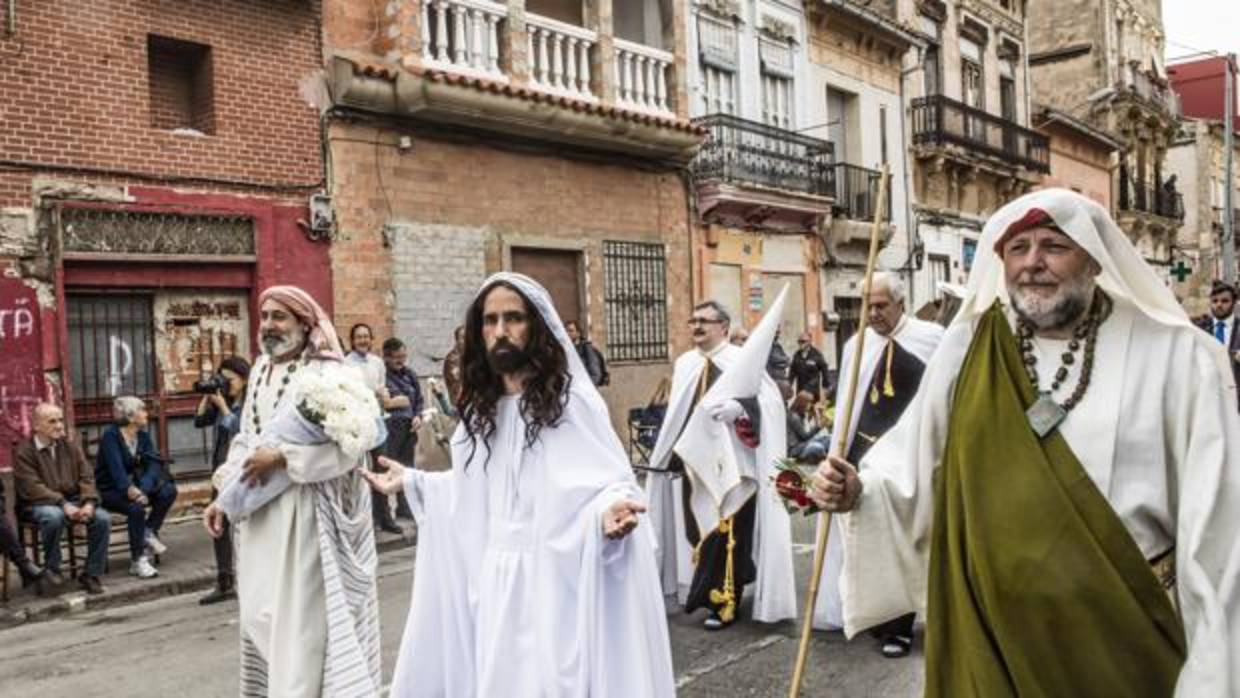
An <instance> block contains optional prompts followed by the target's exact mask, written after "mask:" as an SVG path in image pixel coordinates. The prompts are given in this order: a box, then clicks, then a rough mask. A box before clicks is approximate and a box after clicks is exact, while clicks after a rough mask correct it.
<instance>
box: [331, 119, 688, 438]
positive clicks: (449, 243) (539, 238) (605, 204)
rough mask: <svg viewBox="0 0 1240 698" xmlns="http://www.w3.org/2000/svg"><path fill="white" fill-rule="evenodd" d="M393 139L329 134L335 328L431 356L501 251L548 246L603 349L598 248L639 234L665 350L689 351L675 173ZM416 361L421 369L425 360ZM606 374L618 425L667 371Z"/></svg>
mask: <svg viewBox="0 0 1240 698" xmlns="http://www.w3.org/2000/svg"><path fill="white" fill-rule="evenodd" d="M400 135H401V134H400V133H399V132H397V131H395V130H392V129H384V128H379V127H373V126H368V125H359V124H346V123H342V122H340V123H336V124H333V125H332V126H331V128H330V129H329V142H330V147H331V158H332V163H333V171H334V172H335V176H334V177H333V180H334V181H333V192H332V195H333V200H334V202H335V205H336V210H337V217H338V222H339V224H340V230H341V233H342V235H343V237H344V239H342V240H341V241H338V242H336V243H335V244H333V245H332V268H333V288H334V295H335V307H336V313H335V319H336V323H337V326H339V327H348V326H350V325H352V324H353V323H354V322H368V323H369V324H371V325H372V326H373V327H374V328H375V331H376V333H377V334H378V335H380V336H390V335H391V334H393V333H396V334H398V335H399V336H400V337H401V338H402V339H405V340H407V341H410V342H411V343H412V344H413V346H414V350H415V354H417V353H420V352H426V353H429V354H432V355H436V356H439V355H442V354H443V353H444V352H445V351H446V350H447V349H448V347H449V346H450V344H451V330H452V328H453V327H454V326H455V325H456V324H457V323H459V318H460V317H461V313H462V311H463V309H464V306H465V304H466V303H467V302H468V300H469V299H471V298H472V293H473V291H474V289H476V288H477V285H478V282H479V281H481V279H482V278H483V277H484V276H485V275H486V274H487V273H489V272H492V271H496V270H498V269H501V268H504V265H505V250H506V249H510V248H511V247H513V246H531V247H558V248H563V249H575V250H579V251H581V252H582V254H583V258H584V260H585V272H586V273H585V275H584V276H583V283H584V285H585V287H586V293H585V296H586V301H587V302H586V307H587V308H588V314H589V318H590V330H589V331H590V335H591V338H592V339H593V340H594V341H595V343H596V344H597V345H599V346H600V347H601V348H602V349H603V350H604V352H605V351H606V346H607V336H606V328H605V323H604V303H603V262H602V242H603V240H638V241H645V242H660V243H663V244H664V245H665V253H666V257H667V261H666V273H667V285H668V294H669V318H668V320H669V325H670V327H671V329H672V332H671V340H672V344H673V346H672V348H671V353H670V355H669V358H674V357H675V356H676V355H677V354H678V353H679V352H681V351H685V350H687V349H688V348H689V341H688V335H687V333H686V332H685V331H684V327H685V322H686V320H687V319H688V312H689V306H690V296H691V287H690V277H691V270H690V254H689V249H690V240H689V230H688V209H687V207H686V202H685V191H684V187H683V184H682V182H681V180H680V178H679V176H678V175H677V174H675V173H670V172H655V171H647V170H642V169H637V168H634V167H628V166H622V165H613V164H609V163H607V162H603V161H581V160H573V159H568V158H564V157H558V156H555V155H552V154H550V153H545V154H540V153H533V152H517V151H514V150H508V149H503V148H501V147H498V146H496V145H493V144H489V143H486V142H448V141H446V140H438V139H436V138H434V137H431V136H423V135H415V136H414V138H413V147H412V149H410V150H409V151H408V152H401V151H400V150H398V149H397V148H396V147H395V144H396V141H397V139H398V138H399V136H400ZM385 226H387V228H386V236H385ZM385 237H386V239H385ZM416 367H417V368H418V370H419V373H422V374H423V375H425V373H426V372H427V370H428V369H429V368H430V365H429V364H427V363H426V362H419V363H417V364H416ZM611 369H612V370H611V373H612V386H611V387H610V388H606V389H604V397H606V398H607V400H608V403H609V405H610V407H611V411H612V417H613V420H615V422H616V424H617V428H618V429H620V428H621V427H622V425H623V421H622V420H623V417H624V415H625V414H626V413H627V410H628V408H629V407H633V406H636V405H640V404H644V403H645V402H646V400H647V399H648V398H649V397H650V394H651V393H652V392H653V390H654V387H655V385H656V384H657V382H658V381H659V379H660V378H661V377H663V376H664V375H667V374H669V373H670V366H669V365H668V362H654V363H648V364H630V365H627V366H626V365H613V366H612V367H611ZM621 433H622V434H623V433H624V432H623V431H621Z"/></svg>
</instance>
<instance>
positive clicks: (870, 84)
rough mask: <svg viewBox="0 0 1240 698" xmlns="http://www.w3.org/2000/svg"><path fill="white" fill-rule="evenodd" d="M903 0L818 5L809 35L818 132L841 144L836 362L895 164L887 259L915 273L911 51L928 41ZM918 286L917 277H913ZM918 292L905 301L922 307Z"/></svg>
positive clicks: (834, 245)
mask: <svg viewBox="0 0 1240 698" xmlns="http://www.w3.org/2000/svg"><path fill="white" fill-rule="evenodd" d="M897 12H898V6H897V4H896V3H894V2H871V3H860V2H853V1H851V0H831V1H830V2H821V3H812V4H811V12H810V14H809V17H810V38H809V61H810V70H809V79H810V84H811V88H810V92H811V94H813V95H814V96H815V99H814V100H813V101H812V102H811V103H810V105H809V109H808V117H807V122H808V124H809V125H810V128H811V130H810V131H809V132H810V133H814V134H816V135H818V136H820V137H823V138H826V139H827V140H829V141H830V142H831V144H832V146H833V147H834V154H835V161H834V175H835V177H834V182H833V183H834V186H835V205H834V207H833V215H832V217H831V220H830V221H829V225H827V226H826V227H824V229H823V234H822V238H823V243H824V244H823V250H824V253H825V254H823V256H822V262H823V264H822V271H821V275H822V279H823V282H822V283H823V310H824V311H826V314H827V319H828V320H829V323H828V324H829V327H830V328H831V330H832V331H831V332H829V333H828V335H827V337H826V342H825V346H824V347H823V353H824V354H826V355H827V356H828V357H829V358H828V360H830V361H832V362H833V363H838V358H839V354H840V352H841V350H842V349H843V344H844V341H845V340H847V339H848V337H850V336H852V334H853V333H854V332H855V331H856V328H857V323H858V320H859V318H860V310H861V286H862V283H863V277H864V271H865V261H866V257H867V254H868V252H869V239H870V232H871V230H872V224H871V221H872V220H873V217H874V214H875V213H876V209H877V208H878V201H877V199H878V186H877V185H878V182H879V177H880V171H881V169H882V167H883V166H884V165H885V166H886V167H887V168H888V172H889V178H888V187H889V188H888V192H887V203H886V205H885V206H884V208H883V209H882V217H883V220H884V221H885V225H884V226H883V228H882V229H881V231H880V234H881V235H882V236H883V239H882V244H883V247H882V251H881V253H880V255H879V258H878V266H879V267H880V268H882V269H886V270H891V271H898V272H899V273H901V274H902V275H904V276H905V278H906V281H911V276H912V271H913V266H914V265H913V259H912V257H911V254H910V253H911V250H912V249H913V245H912V231H911V228H910V226H909V216H908V213H909V210H910V208H909V203H910V202H909V197H910V190H909V188H908V182H909V176H908V167H909V165H910V160H909V158H908V148H907V146H908V141H907V138H906V136H905V133H906V129H905V126H906V122H905V109H904V102H905V96H906V89H907V85H906V78H907V76H906V75H904V74H903V73H902V66H903V62H904V59H905V56H906V55H908V54H909V53H910V52H911V51H912V52H915V51H918V50H920V49H922V48H924V47H925V42H924V41H923V40H921V39H920V38H919V37H917V36H916V35H915V34H914V33H912V32H910V31H909V30H908V29H907V27H906V25H905V24H903V23H902V22H901V21H900V19H899V17H898V15H897ZM908 288H909V289H912V288H913V286H912V285H911V284H909V285H908ZM919 300H920V299H918V298H917V297H915V296H914V295H910V297H909V298H907V299H906V301H907V303H906V304H907V305H908V306H909V310H910V311H913V310H916V306H917V304H918V301H919Z"/></svg>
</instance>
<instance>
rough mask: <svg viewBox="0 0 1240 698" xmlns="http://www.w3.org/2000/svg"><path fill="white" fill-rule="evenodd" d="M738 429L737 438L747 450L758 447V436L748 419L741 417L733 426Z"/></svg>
mask: <svg viewBox="0 0 1240 698" xmlns="http://www.w3.org/2000/svg"><path fill="white" fill-rule="evenodd" d="M732 426H733V428H735V429H736V438H738V439H740V441H741V443H742V444H744V445H745V446H746V447H747V448H757V447H758V442H759V439H758V434H757V432H755V431H754V429H753V422H751V421H749V418H748V417H741V418H740V419H738V420H736V422H735V423H734V424H733V425H732Z"/></svg>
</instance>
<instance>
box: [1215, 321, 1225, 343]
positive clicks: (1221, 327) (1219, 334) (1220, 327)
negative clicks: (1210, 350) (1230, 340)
mask: <svg viewBox="0 0 1240 698" xmlns="http://www.w3.org/2000/svg"><path fill="white" fill-rule="evenodd" d="M1226 331H1227V325H1225V324H1224V323H1223V321H1222V320H1215V321H1214V338H1215V339H1217V340H1218V343H1219V344H1223V339H1224V334H1223V333H1224V332H1226Z"/></svg>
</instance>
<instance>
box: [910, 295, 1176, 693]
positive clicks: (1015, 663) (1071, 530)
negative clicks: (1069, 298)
mask: <svg viewBox="0 0 1240 698" xmlns="http://www.w3.org/2000/svg"><path fill="white" fill-rule="evenodd" d="M1035 398H1036V391H1035V389H1034V387H1033V386H1032V385H1031V384H1030V382H1029V379H1028V376H1027V375H1026V373H1025V371H1024V367H1023V365H1022V364H1021V359H1020V354H1019V352H1018V350H1017V345H1016V340H1015V337H1014V335H1013V334H1012V331H1011V328H1010V327H1009V326H1008V322H1007V320H1006V318H1005V317H1004V316H1003V313H1002V311H1001V310H1000V308H999V305H998V304H997V303H996V305H995V306H994V307H992V308H991V309H990V311H988V312H987V313H986V315H985V316H983V318H982V320H981V322H980V324H979V326H978V329H977V332H976V334H975V335H974V338H973V343H972V345H971V346H970V347H969V352H968V355H967V356H966V357H965V361H964V366H963V367H962V368H961V371H960V377H959V379H958V381H957V387H956V392H955V396H954V399H953V403H952V413H951V421H950V424H949V427H948V436H947V444H946V448H945V451H944V454H943V463H942V467H941V468H940V469H939V471H938V472H937V473H936V476H935V482H934V497H935V499H934V502H935V522H934V527H933V532H932V543H931V545H932V547H931V553H930V586H929V609H928V612H927V624H926V625H927V630H926V696H932V697H942V698H966V697H970V696H978V697H984V698H1004V697H1005V696H1021V697H1029V696H1046V697H1048V698H1068V697H1072V698H1076V697H1091V696H1098V697H1099V698H1102V697H1104V696H1105V697H1106V698H1110V697H1112V696H1125V697H1126V698H1134V697H1135V698H1140V697H1142V696H1151V697H1154V696H1158V697H1162V696H1170V695H1172V693H1173V692H1174V690H1175V682H1176V678H1177V676H1178V675H1179V672H1180V667H1181V666H1182V665H1183V663H1184V657H1185V641H1184V630H1183V627H1182V625H1181V623H1180V620H1179V618H1178V616H1177V615H1176V612H1175V609H1174V608H1173V607H1172V605H1171V601H1170V599H1169V598H1168V596H1167V593H1166V592H1165V591H1164V590H1163V588H1162V587H1161V586H1160V585H1159V583H1158V581H1157V580H1156V579H1155V577H1154V574H1153V573H1152V572H1151V571H1150V568H1149V565H1148V564H1147V562H1146V560H1145V558H1144V557H1143V556H1142V554H1141V551H1140V549H1139V548H1138V547H1137V545H1136V543H1135V542H1134V541H1133V539H1132V537H1131V536H1130V535H1129V533H1128V531H1127V530H1126V529H1125V528H1124V525H1123V523H1122V522H1121V521H1120V519H1119V517H1118V516H1117V515H1116V513H1115V511H1114V510H1113V509H1112V508H1111V506H1110V505H1109V504H1108V503H1107V501H1106V499H1105V498H1104V497H1103V496H1102V494H1101V493H1100V492H1099V491H1098V489H1097V486H1096V485H1095V484H1094V482H1093V480H1091V479H1090V477H1089V475H1088V474H1087V473H1086V472H1085V470H1084V469H1083V468H1082V466H1081V464H1080V462H1079V461H1078V460H1077V459H1076V456H1075V455H1073V453H1072V450H1071V449H1070V448H1069V447H1068V444H1067V442H1066V441H1064V438H1063V436H1062V435H1060V433H1059V432H1058V431H1055V432H1052V433H1051V434H1050V435H1049V436H1047V437H1046V438H1045V439H1043V440H1039V439H1038V438H1037V436H1036V435H1035V434H1034V433H1033V430H1032V429H1031V428H1030V426H1029V423H1028V421H1027V420H1026V418H1025V409H1027V408H1028V406H1029V405H1031V404H1033V401H1034V400H1035ZM1115 398H1116V399H1118V398H1119V396H1115Z"/></svg>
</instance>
